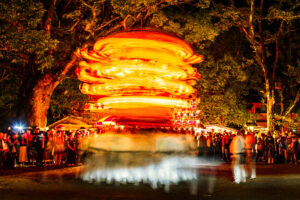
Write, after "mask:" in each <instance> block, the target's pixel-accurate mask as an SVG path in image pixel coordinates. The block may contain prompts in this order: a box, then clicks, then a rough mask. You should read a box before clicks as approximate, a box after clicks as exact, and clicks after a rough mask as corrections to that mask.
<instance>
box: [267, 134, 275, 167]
mask: <svg viewBox="0 0 300 200" xmlns="http://www.w3.org/2000/svg"><path fill="white" fill-rule="evenodd" d="M274 146H275V144H274V138H273V137H272V135H271V133H270V132H268V135H267V137H266V155H267V162H268V164H274V152H275V147H274Z"/></svg>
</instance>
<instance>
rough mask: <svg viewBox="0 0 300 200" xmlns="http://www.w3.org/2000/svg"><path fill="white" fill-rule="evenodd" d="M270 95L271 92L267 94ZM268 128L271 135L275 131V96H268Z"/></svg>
mask: <svg viewBox="0 0 300 200" xmlns="http://www.w3.org/2000/svg"><path fill="white" fill-rule="evenodd" d="M267 93H269V92H267ZM267 128H268V131H270V132H271V133H273V132H274V130H275V124H274V96H273V95H270V94H267Z"/></svg>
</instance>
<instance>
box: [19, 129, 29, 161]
mask: <svg viewBox="0 0 300 200" xmlns="http://www.w3.org/2000/svg"><path fill="white" fill-rule="evenodd" d="M26 132H27V131H26ZM27 145H28V138H27V134H26V133H24V134H23V135H22V136H21V142H20V149H19V164H22V166H23V167H24V166H25V162H26V161H27Z"/></svg>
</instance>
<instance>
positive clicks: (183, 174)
mask: <svg viewBox="0 0 300 200" xmlns="http://www.w3.org/2000/svg"><path fill="white" fill-rule="evenodd" d="M84 148H85V149H86V150H94V151H95V152H96V153H94V154H93V156H91V157H90V158H89V159H88V160H87V164H86V166H85V168H84V170H83V173H82V174H81V176H80V178H82V180H84V181H87V182H89V183H108V184H112V183H113V184H135V185H138V184H149V185H151V187H152V188H154V189H156V188H158V187H163V188H164V189H165V191H169V188H170V186H171V185H176V184H179V183H181V182H186V183H188V184H189V185H190V191H191V193H196V192H197V191H196V190H197V182H198V170H199V169H198V168H199V166H206V167H215V166H217V165H219V164H220V162H218V163H217V162H213V161H208V160H204V159H199V158H198V157H197V151H196V145H195V141H194V138H193V136H192V135H183V134H167V133H156V134H113V133H110V134H103V135H98V136H95V137H94V138H92V139H90V140H89V141H85V147H84ZM212 180H213V179H212ZM210 184H211V186H210V189H209V190H210V191H211V192H212V189H213V183H210Z"/></svg>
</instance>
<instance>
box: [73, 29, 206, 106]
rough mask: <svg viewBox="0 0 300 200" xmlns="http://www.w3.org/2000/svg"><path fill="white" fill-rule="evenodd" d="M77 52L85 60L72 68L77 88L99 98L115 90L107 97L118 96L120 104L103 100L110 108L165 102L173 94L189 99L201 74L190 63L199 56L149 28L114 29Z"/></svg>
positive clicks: (180, 43)
mask: <svg viewBox="0 0 300 200" xmlns="http://www.w3.org/2000/svg"><path fill="white" fill-rule="evenodd" d="M79 54H80V55H81V56H82V58H84V60H85V61H82V62H80V64H79V67H78V68H77V69H76V74H77V76H78V79H79V80H80V81H82V82H83V83H82V85H81V87H80V89H81V91H82V92H83V93H85V94H89V95H97V96H102V97H105V96H106V97H109V96H116V95H117V96H118V97H113V98H109V100H112V101H115V100H116V98H117V99H118V102H119V104H118V103H115V102H110V103H109V102H108V99H106V101H105V102H106V104H107V105H109V106H113V107H114V108H117V107H118V106H119V107H120V108H124V105H127V106H129V107H131V106H132V104H133V102H134V103H135V104H136V105H135V107H139V106H140V107H144V106H145V105H146V104H147V105H148V104H152V105H153V106H158V105H161V106H163V107H170V106H172V105H173V104H172V103H171V104H170V102H172V101H174V100H173V98H174V97H176V98H184V99H188V98H189V97H190V96H191V95H192V94H194V93H195V90H194V89H193V87H192V85H194V84H195V82H196V80H197V79H198V78H199V77H200V75H199V74H198V72H197V70H196V69H194V68H193V67H192V66H191V64H194V63H198V62H201V61H202V60H203V57H202V56H200V55H195V54H194V53H193V50H192V49H191V47H190V46H189V45H188V44H187V43H186V42H184V41H183V40H180V39H179V38H176V37H172V36H169V35H166V34H163V33H159V32H150V31H133V32H122V33H117V34H113V35H111V36H108V37H105V38H102V39H100V40H98V41H97V42H96V43H95V45H94V48H93V50H88V49H87V48H83V49H81V50H80V52H79ZM127 96H131V97H130V98H128V97H127ZM140 96H157V97H156V98H145V97H143V98H141V97H140ZM134 98H136V100H133V99H134ZM166 98H169V101H167V100H166ZM120 99H123V100H120ZM153 99H155V101H153ZM126 101H128V102H127V104H125V103H126ZM142 101H147V102H146V103H145V102H142ZM120 102H122V105H121V103H120ZM174 104H178V103H174ZM181 104H182V103H181ZM182 105H183V104H182ZM184 106H186V103H184ZM106 108H110V107H106Z"/></svg>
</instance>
